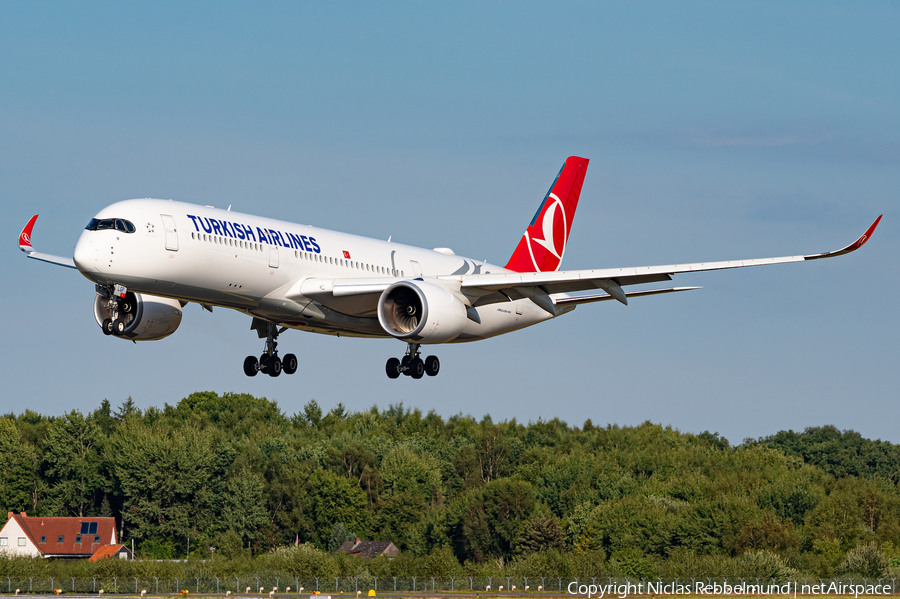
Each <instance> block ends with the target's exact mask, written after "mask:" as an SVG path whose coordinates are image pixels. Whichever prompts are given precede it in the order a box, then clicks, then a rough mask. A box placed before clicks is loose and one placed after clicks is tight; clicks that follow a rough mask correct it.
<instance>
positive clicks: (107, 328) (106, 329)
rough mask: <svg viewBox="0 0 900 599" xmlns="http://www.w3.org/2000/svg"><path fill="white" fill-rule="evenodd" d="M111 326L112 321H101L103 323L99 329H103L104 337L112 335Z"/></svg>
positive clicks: (107, 319)
mask: <svg viewBox="0 0 900 599" xmlns="http://www.w3.org/2000/svg"><path fill="white" fill-rule="evenodd" d="M112 324H113V323H112V320H110V319H109V318H106V319H104V320H103V323H102V324H101V325H100V328H101V329H103V334H104V335H112V332H113V326H112Z"/></svg>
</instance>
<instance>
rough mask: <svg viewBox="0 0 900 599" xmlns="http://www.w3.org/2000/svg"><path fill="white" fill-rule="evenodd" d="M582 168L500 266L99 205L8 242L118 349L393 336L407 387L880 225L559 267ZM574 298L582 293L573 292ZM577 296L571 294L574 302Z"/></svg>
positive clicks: (391, 364)
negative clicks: (220, 333)
mask: <svg viewBox="0 0 900 599" xmlns="http://www.w3.org/2000/svg"><path fill="white" fill-rule="evenodd" d="M588 163H589V160H588V159H587V158H581V157H578V156H570V157H569V158H566V160H565V162H564V163H563V166H562V168H561V169H560V171H559V174H558V175H557V176H556V179H554V181H553V184H552V185H551V186H550V189H549V191H548V192H547V194H546V195H545V196H544V198H543V199H542V200H541V203H540V205H539V206H538V210H537V212H535V214H534V217H533V218H532V219H531V222H530V223H529V225H528V227H527V228H526V230H525V232H524V233H523V234H522V237H521V238H520V239H519V242H518V245H517V246H516V248H515V251H514V252H513V254H512V256H511V257H510V259H509V261H508V262H507V263H506V265H505V266H497V265H494V264H489V263H487V262H484V261H481V260H473V259H471V258H466V257H463V256H457V255H456V254H454V252H453V251H452V250H451V249H449V248H434V249H432V250H429V249H424V248H417V247H411V246H408V245H403V244H399V243H394V242H391V240H390V238H389V239H388V240H387V241H381V240H377V239H371V238H367V237H360V236H357V235H351V234H347V233H340V232H336V231H329V230H326V229H319V228H315V227H313V226H310V225H300V224H296V223H291V222H285V221H279V220H273V219H270V218H264V217H260V216H253V215H250V214H241V213H238V212H232V211H231V206H229V207H228V209H227V210H221V209H217V208H214V207H212V206H198V205H195V204H188V203H182V202H175V201H172V200H158V199H135V200H127V201H122V202H118V203H115V204H112V205H110V206H107V207H106V208H104V209H102V210H101V211H100V212H98V213H97V215H96V216H95V217H94V218H92V219H91V220H90V222H88V225H87V226H86V227H85V230H84V231H83V232H82V233H81V236H80V237H79V239H78V242H77V244H76V245H75V250H74V253H73V257H72V258H65V257H59V256H52V255H48V254H43V253H39V252H37V251H35V249H34V248H33V247H32V243H31V239H32V231H33V229H34V224H35V221H36V220H37V218H38V215H37V214H35V215H34V216H32V217H31V219H30V220H29V221H28V224H26V225H25V228H24V229H23V230H22V232H21V234H20V235H19V249H21V250H22V251H23V252H25V253H26V255H27V256H28V257H29V258H33V259H35V260H39V261H43V262H48V263H50V264H55V265H59V266H65V267H68V268H74V269H77V270H78V271H79V272H80V273H81V274H82V275H84V276H85V277H86V278H87V279H88V280H90V281H92V282H94V284H95V289H96V293H97V295H96V297H95V299H94V306H93V308H94V310H93V311H94V318H95V319H96V321H97V324H98V325H100V328H101V329H102V331H103V333H105V334H106V335H111V336H114V337H118V338H120V339H126V340H131V341H135V342H137V341H149V340H156V339H162V338H164V337H167V336H169V335H171V334H172V333H174V332H175V330H176V329H177V328H178V326H179V324H180V323H181V319H182V313H183V308H184V306H185V305H186V304H188V303H189V302H195V303H197V304H199V305H200V306H202V307H203V308H205V309H207V310H209V311H210V312H212V310H213V307H222V308H231V309H233V310H238V311H240V312H244V313H246V314H248V315H249V316H250V317H252V321H251V325H250V328H251V330H254V331H256V333H257V335H258V337H259V338H260V339H262V338H265V350H264V351H263V353H262V355H260V356H259V357H258V358H257V357H256V356H253V355H251V356H247V358H246V359H245V360H244V365H243V369H244V373H245V374H246V375H247V376H256V374H258V373H263V374H267V375H269V376H272V377H277V376H279V375H280V374H281V373H282V372H284V373H285V374H293V373H295V372H296V371H297V369H298V368H299V363H298V359H297V356H296V355H294V354H292V353H289V354H286V355H284V357H279V355H278V349H277V347H278V342H277V340H278V337H279V335H281V334H282V333H284V332H285V331H286V330H288V329H296V330H301V331H309V332H312V333H321V334H326V335H338V336H340V335H343V336H350V337H380V338H394V339H399V340H401V341H403V342H405V343H406V344H407V348H406V353H405V354H404V355H403V356H402V357H401V358H396V357H392V358H390V359H388V361H387V363H386V365H385V371H386V373H387V376H388V377H390V378H392V379H396V378H398V377H400V376H401V375H405V376H409V377H411V378H413V379H420V378H422V377H423V376H425V375H429V376H435V375H437V374H438V372H439V371H440V361H439V359H438V358H437V356H427V357H426V358H424V359H423V358H422V356H421V346H423V345H436V344H441V343H465V342H471V341H478V340H481V339H487V338H489V337H494V336H496V335H502V334H504V333H509V332H512V331H516V330H519V329H522V328H525V327H529V326H532V325H535V324H538V323H541V322H544V321H547V320H550V319H553V318H556V317H558V316H562V315H563V314H567V313H569V312H571V311H572V310H574V309H575V308H576V307H577V306H579V305H581V304H588V303H594V302H602V301H607V300H616V301H618V302H621V303H622V304H625V305H628V300H629V298H635V297H643V296H650V295H660V294H666V293H677V292H681V291H689V290H692V289H699V287H664V288H657V289H641V290H633V291H625V289H624V288H625V287H629V286H632V285H644V284H649V283H658V282H662V281H670V280H672V276H673V275H676V274H680V273H688V272H699V271H708V270H722V269H730V268H742V267H748V266H760V265H767V264H782V263H788V262H804V261H808V260H818V259H821V258H832V257H835V256H841V255H844V254H848V253H850V252H853V251H855V250H857V249H859V248H861V247H862V246H863V245H864V244H865V243H866V241H868V240H869V238H870V237H871V236H872V233H873V232H874V231H875V228H876V227H877V226H878V223H879V222H880V221H881V216H879V217H878V218H877V219H875V222H873V223H872V225H871V226H870V227H869V228H868V229H867V230H866V232H865V233H864V234H863V235H862V236H861V237H860V238H859V239H857V240H856V241H854V242H853V243H851V244H850V245H848V246H846V247H843V248H841V249H839V250H835V251H832V252H825V253H822V254H808V255H799V256H786V257H780V258H763V259H753V260H737V261H725V262H701V263H695V264H674V265H663V266H640V267H629V268H602V269H592V270H560V267H561V265H562V261H563V257H564V256H565V251H566V245H567V242H568V239H569V233H570V231H571V228H572V220H573V217H574V216H575V210H576V208H577V207H578V200H579V197H580V195H581V188H582V184H583V182H584V177H585V174H586V172H587V167H588ZM585 292H586V293H585ZM580 293H581V294H580Z"/></svg>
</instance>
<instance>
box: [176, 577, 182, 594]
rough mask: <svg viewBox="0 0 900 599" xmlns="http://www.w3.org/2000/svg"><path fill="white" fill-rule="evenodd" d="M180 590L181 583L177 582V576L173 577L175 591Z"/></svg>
mask: <svg viewBox="0 0 900 599" xmlns="http://www.w3.org/2000/svg"><path fill="white" fill-rule="evenodd" d="M180 590H181V584H179V582H178V577H177V576H176V577H175V592H176V593H177V592H179V591H180Z"/></svg>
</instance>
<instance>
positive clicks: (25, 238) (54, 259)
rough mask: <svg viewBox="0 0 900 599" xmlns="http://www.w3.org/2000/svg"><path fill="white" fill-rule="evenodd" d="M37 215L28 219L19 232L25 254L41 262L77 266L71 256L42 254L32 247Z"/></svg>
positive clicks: (20, 246) (21, 246)
mask: <svg viewBox="0 0 900 599" xmlns="http://www.w3.org/2000/svg"><path fill="white" fill-rule="evenodd" d="M37 217H38V215H37V214H35V215H34V216H32V217H31V220H29V221H28V224H27V225H25V228H24V229H22V232H21V233H19V249H20V250H22V251H23V252H25V254H26V255H27V256H28V257H29V258H34V259H35V260H40V261H41V262H49V263H50V264H56V265H58V266H65V267H66V268H77V267H76V266H75V261H74V260H72V259H71V258H63V257H62V256H51V255H50V254H42V253H40V252H36V251H34V248H33V247H31V231H32V229H34V222H35V221H36V220H37Z"/></svg>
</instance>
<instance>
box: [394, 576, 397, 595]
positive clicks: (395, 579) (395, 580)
mask: <svg viewBox="0 0 900 599" xmlns="http://www.w3.org/2000/svg"><path fill="white" fill-rule="evenodd" d="M394 592H395V593H396V592H397V577H396V576H394Z"/></svg>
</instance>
